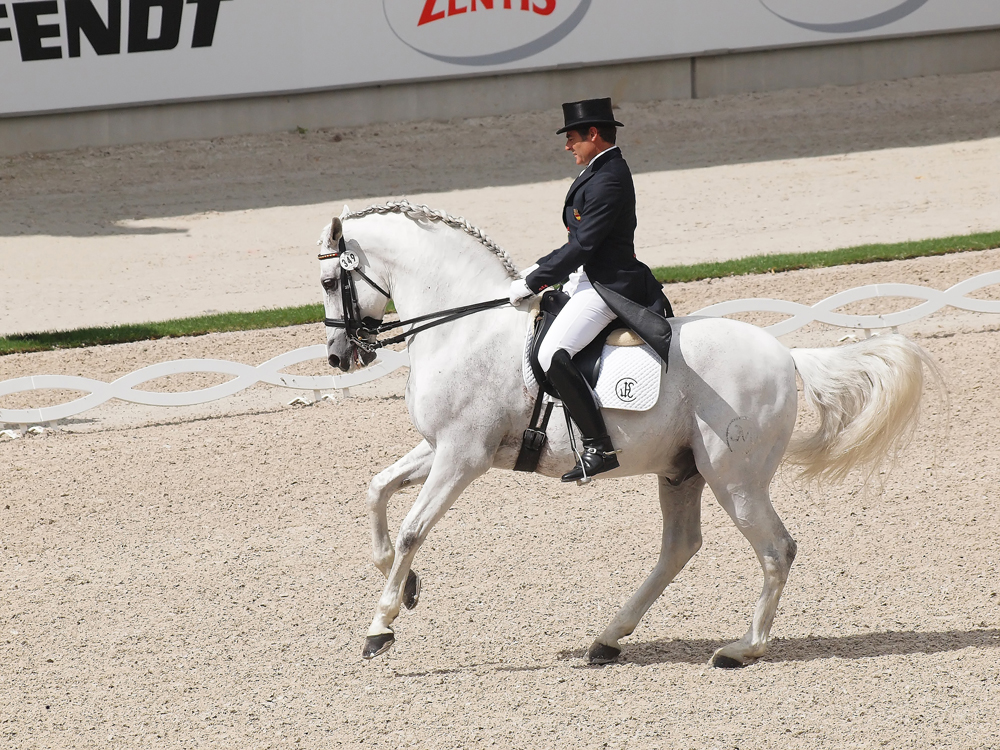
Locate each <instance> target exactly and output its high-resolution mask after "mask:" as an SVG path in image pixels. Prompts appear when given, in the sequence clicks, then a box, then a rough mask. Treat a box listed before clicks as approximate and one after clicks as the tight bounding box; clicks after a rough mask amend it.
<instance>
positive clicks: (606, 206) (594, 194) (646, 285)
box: [526, 148, 670, 315]
mask: <svg viewBox="0 0 1000 750" xmlns="http://www.w3.org/2000/svg"><path fill="white" fill-rule="evenodd" d="M563 220H564V222H565V224H566V229H567V230H568V231H569V239H568V241H567V242H566V244H565V245H563V246H562V247H560V248H559V249H557V250H553V251H552V252H551V253H549V254H548V255H546V256H545V257H544V258H541V259H540V260H539V261H538V268H537V269H536V270H535V271H532V272H531V273H530V274H529V275H528V277H527V279H526V281H527V284H528V287H529V288H530V289H531V291H533V292H535V293H536V294H537V293H538V292H540V291H541V290H543V289H545V288H546V287H549V286H552V285H553V284H558V283H560V282H563V281H565V280H566V279H567V278H568V277H569V275H570V274H571V273H573V271H575V270H576V269H577V268H579V267H580V266H583V268H584V270H585V271H586V272H587V277H588V278H589V279H590V280H591V282H597V283H600V284H603V285H604V286H605V287H607V288H608V289H611V290H613V291H615V292H617V293H618V294H620V295H622V296H623V297H625V298H627V299H629V300H631V301H632V302H637V303H638V304H640V305H642V306H644V307H648V308H651V309H653V310H655V311H656V312H658V313H660V314H661V315H664V314H669V313H668V311H669V309H670V307H669V303H668V302H667V299H666V297H664V295H663V289H662V287H661V286H660V283H659V282H658V281H657V280H656V279H655V278H654V277H653V273H652V271H650V270H649V267H648V266H647V265H646V264H645V263H643V262H642V261H640V260H638V259H637V258H636V257H635V242H634V238H635V225H636V220H635V186H634V185H633V183H632V172H631V171H629V168H628V164H626V163H625V159H624V158H623V157H622V153H621V151H620V150H619V149H617V148H613V149H609V150H608V151H606V152H605V153H603V154H601V155H600V156H598V157H597V158H596V159H594V161H593V162H591V164H590V166H589V167H587V169H585V170H584V171H583V172H582V173H581V174H580V176H579V177H577V178H576V180H575V181H574V182H573V184H572V186H571V187H570V189H569V192H568V193H567V194H566V203H565V205H564V206H563Z"/></svg>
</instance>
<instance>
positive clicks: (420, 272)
mask: <svg viewBox="0 0 1000 750" xmlns="http://www.w3.org/2000/svg"><path fill="white" fill-rule="evenodd" d="M385 218H386V219H390V218H398V219H401V220H397V221H392V222H389V221H383V222H381V224H382V226H381V227H380V230H381V231H379V232H378V236H373V238H372V239H373V240H374V241H375V242H377V243H378V244H379V245H380V246H381V247H380V248H379V252H378V255H379V257H380V258H381V259H382V263H384V265H385V266H386V270H385V272H386V274H387V275H388V276H389V283H390V285H391V287H392V299H393V304H394V305H395V307H396V311H397V312H398V313H399V316H400V317H401V318H402V319H404V320H405V319H407V318H413V317H418V316H420V315H426V314H429V313H433V312H438V311H440V310H447V309H450V308H453V307H460V306H462V305H469V304H473V303H476V302H485V301H487V300H492V299H497V298H499V297H504V296H506V295H507V292H508V289H509V287H510V282H511V279H510V276H509V275H508V273H507V270H506V268H505V267H504V264H503V262H502V261H501V260H500V259H499V258H497V257H496V256H495V255H493V253H491V252H490V250H488V249H487V248H486V247H483V246H482V245H481V244H480V243H479V242H478V241H477V240H475V239H473V238H472V237H470V236H469V235H467V234H465V233H464V232H461V231H457V230H453V229H451V228H448V227H443V226H441V225H436V224H435V225H431V226H430V227H426V226H423V225H418V224H416V223H414V222H412V221H410V220H408V219H403V218H402V217H385ZM362 245H364V243H362Z"/></svg>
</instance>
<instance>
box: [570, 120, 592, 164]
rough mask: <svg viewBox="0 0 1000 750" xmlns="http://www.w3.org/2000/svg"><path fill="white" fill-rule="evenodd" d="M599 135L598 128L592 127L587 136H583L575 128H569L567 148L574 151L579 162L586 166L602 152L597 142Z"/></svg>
mask: <svg viewBox="0 0 1000 750" xmlns="http://www.w3.org/2000/svg"><path fill="white" fill-rule="evenodd" d="M597 137H598V136H597V128H591V129H590V131H589V132H588V133H587V137H586V138H581V137H580V134H579V133H577V132H576V131H575V130H568V131H566V150H567V151H572V152H573V156H575V157H576V163H577V164H580V165H582V166H586V165H588V164H590V162H591V161H593V159H594V157H595V156H597V154H598V153H600V149H599V148H598V146H597V144H596V143H595V141H596V140H597Z"/></svg>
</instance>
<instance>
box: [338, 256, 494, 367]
mask: <svg viewBox="0 0 1000 750" xmlns="http://www.w3.org/2000/svg"><path fill="white" fill-rule="evenodd" d="M330 258H339V259H340V268H341V269H342V271H343V273H341V277H342V278H341V282H340V294H341V300H343V308H344V317H343V319H342V320H336V319H334V318H324V319H323V324H324V325H326V326H329V327H331V328H343V329H344V331H345V332H346V333H347V338H348V340H349V341H350V342H351V343H352V344H354V345H355V346H357V347H358V348H359V349H362V350H364V351H366V352H374V351H375V350H376V349H381V348H382V347H384V346H389V345H390V344H398V343H399V342H400V341H405V340H406V339H408V338H409V337H410V336H413V335H415V334H418V333H420V332H421V331H426V330H427V329H428V328H433V327H434V326H439V325H442V324H443V323H450V322H452V321H453V320H458V319H459V318H464V317H465V316H466V315H472V314H473V313H477V312H481V311H483V310H490V309H492V308H495V307H500V306H501V305H504V304H506V303H507V302H508V301H509V300H508V298H507V297H501V298H499V299H494V300H490V301H488V302H476V303H475V304H472V305H463V306H462V307H453V308H451V309H450V310H441V311H440V312H435V313H429V314H427V315H420V316H418V317H416V318H410V319H409V320H398V321H396V322H395V323H383V322H382V321H381V320H378V319H377V318H372V317H365V318H363V317H361V305H360V304H359V303H358V289H357V286H356V285H355V283H354V277H353V276H352V273H356V274H358V276H360V277H361V278H362V279H364V280H365V281H366V282H368V284H369V286H371V287H372V288H373V289H374V290H375V291H377V292H378V293H379V294H381V295H382V296H383V297H385V298H386V301H388V300H389V299H390V298H391V295H390V294H389V292H387V291H386V290H385V289H383V288H382V287H380V286H379V285H378V284H376V283H375V282H374V281H372V280H371V279H370V278H368V276H367V275H366V274H365V272H364V271H362V270H361V268H360V266H361V259H360V258H359V257H358V255H357V253H355V252H352V251H350V250H348V249H347V244H346V243H345V242H344V238H343V237H341V238H340V241H339V242H338V244H337V250H336V251H335V252H331V253H320V254H319V259H320V260H327V259H330ZM425 320H429V321H431V322H430V323H427V324H426V325H422V326H417V327H416V328H411V329H410V330H408V331H406V332H405V333H401V334H398V335H396V336H390V337H389V338H387V339H381V340H380V339H379V338H378V336H379V334H381V333H385V332H387V331H391V330H393V329H395V328H401V327H403V326H408V325H413V324H414V323H422V322H424V321H425Z"/></svg>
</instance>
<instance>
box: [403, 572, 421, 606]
mask: <svg viewBox="0 0 1000 750" xmlns="http://www.w3.org/2000/svg"><path fill="white" fill-rule="evenodd" d="M419 601H420V576H418V575H417V574H416V573H414V572H413V571H412V570H411V571H410V572H409V573H408V574H407V576H406V586H405V587H403V606H404V607H406V608H407V609H413V608H414V607H416V606H417V603H418V602H419Z"/></svg>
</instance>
